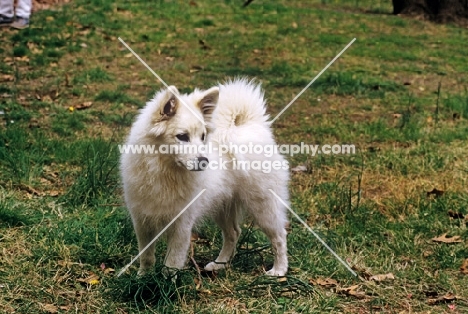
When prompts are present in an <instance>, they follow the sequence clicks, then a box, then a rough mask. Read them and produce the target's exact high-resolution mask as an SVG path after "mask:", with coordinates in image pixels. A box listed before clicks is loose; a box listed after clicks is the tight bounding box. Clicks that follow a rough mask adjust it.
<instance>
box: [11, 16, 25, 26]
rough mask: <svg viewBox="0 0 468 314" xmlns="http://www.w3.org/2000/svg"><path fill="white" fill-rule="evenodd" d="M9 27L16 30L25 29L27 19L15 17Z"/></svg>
mask: <svg viewBox="0 0 468 314" xmlns="http://www.w3.org/2000/svg"><path fill="white" fill-rule="evenodd" d="M10 26H11V27H13V28H16V29H23V28H27V27H29V19H27V18H24V17H19V16H17V17H16V19H15V21H14V22H13V23H11V25H10Z"/></svg>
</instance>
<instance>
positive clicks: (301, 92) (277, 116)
mask: <svg viewBox="0 0 468 314" xmlns="http://www.w3.org/2000/svg"><path fill="white" fill-rule="evenodd" d="M355 41H356V38H354V39H353V40H351V42H350V43H349V44H347V45H346V47H344V48H343V50H341V51H340V53H339V54H337V55H336V57H335V58H333V60H332V61H330V63H328V64H327V66H326V67H324V68H323V70H322V71H320V73H319V74H317V75H316V76H315V77H314V79H313V80H312V81H310V83H309V84H307V86H306V87H304V89H303V90H301V91H300V93H299V94H297V95H296V97H294V99H293V100H291V101H290V102H289V104H287V105H286V107H284V108H283V110H281V112H280V113H278V114H277V115H276V117H275V118H274V119H273V120H271V123H273V122H275V121H276V119H278V118H279V116H280V115H282V114H283V113H284V112H285V111H286V110H287V109H288V108H289V107H290V106H291V105H292V104H293V103H294V102H295V101H296V100H297V99H298V98H299V97H300V96H301V95H302V94H303V93H304V92H305V91H306V90H307V89H308V88H309V87H310V85H312V84H313V83H314V82H315V81H316V80H317V79H318V78H319V77H320V75H322V74H323V72H325V71H326V70H327V69H328V68H329V67H330V65H332V64H333V62H335V61H336V59H338V58H339V57H340V56H341V55H342V54H343V52H345V51H346V49H348V48H349V47H350V46H351V45H352V44H353V43H354V42H355Z"/></svg>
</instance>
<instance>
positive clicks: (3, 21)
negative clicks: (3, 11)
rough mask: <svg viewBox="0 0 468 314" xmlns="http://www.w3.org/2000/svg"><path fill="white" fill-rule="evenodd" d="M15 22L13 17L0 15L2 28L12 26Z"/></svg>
mask: <svg viewBox="0 0 468 314" xmlns="http://www.w3.org/2000/svg"><path fill="white" fill-rule="evenodd" d="M12 22H13V18H12V17H6V16H5V15H0V26H10V24H11V23H12Z"/></svg>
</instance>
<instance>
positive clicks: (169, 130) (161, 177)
mask: <svg viewBox="0 0 468 314" xmlns="http://www.w3.org/2000/svg"><path fill="white" fill-rule="evenodd" d="M265 110H266V109H265V100H264V96H263V92H262V91H261V89H260V87H259V86H258V85H255V84H254V83H252V82H248V81H247V80H245V79H236V80H234V81H229V82H227V83H225V84H224V85H220V86H219V87H212V88H210V89H208V90H206V91H200V90H197V89H196V90H195V91H194V92H193V93H191V94H188V95H186V94H179V92H178V90H177V89H176V88H175V87H174V86H171V87H169V89H165V90H162V91H160V92H159V93H157V94H156V95H155V98H154V99H153V100H151V101H150V102H148V103H147V104H146V107H145V108H144V109H142V111H141V112H140V114H139V116H138V117H137V119H136V121H135V123H134V124H133V126H132V129H131V132H130V135H129V137H128V139H127V142H126V144H127V147H128V146H129V145H134V146H135V145H148V147H153V148H155V151H156V152H158V153H156V152H154V153H136V152H133V153H131V152H127V153H123V154H122V156H121V167H120V170H121V174H122V179H123V188H124V194H125V201H126V204H127V207H128V210H129V211H130V214H131V217H132V221H133V225H134V228H135V232H136V235H137V238H138V245H139V250H140V251H141V250H142V249H143V248H144V247H145V246H147V244H148V243H149V242H150V241H151V240H152V239H153V238H154V237H155V236H156V235H157V234H158V233H159V232H160V231H161V230H162V229H163V228H164V227H165V226H166V225H167V224H168V223H169V222H170V221H171V220H172V219H173V218H174V217H175V216H176V215H177V214H178V213H180V211H181V210H182V209H183V208H185V207H186V205H187V204H188V203H189V202H190V201H192V200H193V198H194V197H195V196H196V195H197V194H199V193H200V191H201V190H202V189H206V191H205V192H204V193H203V194H202V195H201V196H200V197H199V198H198V199H197V200H196V201H195V202H194V203H193V204H192V205H191V206H190V207H189V208H188V209H187V210H186V212H184V213H183V214H182V215H181V216H180V217H179V218H178V219H177V220H176V221H175V222H174V223H173V224H172V225H171V226H170V228H169V229H168V230H167V231H166V235H167V241H168V242H167V247H168V251H167V255H166V259H165V265H166V266H167V267H171V268H178V269H181V268H183V267H184V265H185V263H186V259H187V252H188V249H189V246H190V236H191V231H192V228H193V226H194V225H195V223H196V222H197V221H198V220H200V218H202V217H206V216H210V217H212V218H213V219H214V221H215V222H216V223H217V224H218V225H219V226H220V227H221V229H222V233H223V247H222V249H221V252H220V254H219V256H218V257H217V258H216V260H215V261H214V262H211V263H209V264H208V265H206V266H205V269H206V270H209V271H212V270H217V269H221V268H224V267H225V265H226V264H227V263H228V262H229V260H230V259H231V258H232V257H233V255H234V253H235V248H236V243H237V240H238V238H239V235H240V232H241V230H240V228H239V222H240V218H241V216H242V213H243V211H245V212H247V213H248V214H249V215H250V216H251V217H253V219H254V220H255V222H256V224H257V225H258V226H259V227H260V228H261V230H262V231H263V232H265V234H266V235H267V236H268V238H269V239H270V241H271V244H272V248H273V253H274V255H275V258H274V265H273V268H272V269H271V270H269V271H268V272H267V274H268V275H273V276H284V275H285V274H286V272H287V269H288V260H287V248H286V229H285V227H286V223H287V215H286V208H285V207H284V205H282V203H281V202H280V201H279V200H278V199H277V198H276V197H275V195H273V193H272V192H271V191H270V189H271V190H272V191H274V193H276V194H277V195H278V196H280V198H282V200H284V202H286V203H287V202H288V199H289V198H288V188H287V184H288V180H289V171H288V170H287V169H288V163H287V161H286V160H285V159H284V158H283V156H281V155H280V154H278V153H277V152H274V153H271V154H259V153H258V150H257V153H255V152H252V151H251V149H250V150H249V151H246V150H245V149H244V151H241V149H237V148H240V146H242V145H244V148H245V147H247V146H248V145H250V147H252V146H253V145H255V146H256V147H257V148H258V147H260V148H261V147H266V146H270V147H272V146H276V143H275V140H274V138H273V134H272V132H271V130H270V123H269V122H267V119H268V116H267V115H266V113H265ZM197 116H198V117H197ZM201 121H205V122H206V125H205V124H204V123H202V122H201ZM207 143H210V145H212V147H213V149H212V151H211V152H204V151H203V152H204V153H200V152H199V151H197V152H194V151H193V150H192V151H190V152H182V153H181V152H180V151H179V153H177V154H176V153H174V152H172V153H167V149H166V150H165V149H163V148H167V147H168V146H169V145H173V147H176V146H177V147H188V146H185V145H192V146H193V147H195V148H201V147H205V148H206V144H207ZM204 145H205V146H204ZM258 145H260V146H258ZM193 147H192V148H193ZM226 147H227V149H226ZM201 150H202V149H200V151H201ZM163 152H166V153H163ZM208 162H209V164H208ZM267 166H268V167H267ZM249 167H250V169H249ZM259 167H261V168H259ZM193 170H204V171H193ZM154 263H155V256H154V245H152V246H151V247H149V248H148V249H147V250H146V251H145V252H144V253H143V254H142V255H141V257H140V270H139V273H140V274H141V273H145V272H146V271H147V270H149V269H151V268H152V267H153V265H154Z"/></svg>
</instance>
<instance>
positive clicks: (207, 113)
mask: <svg viewBox="0 0 468 314" xmlns="http://www.w3.org/2000/svg"><path fill="white" fill-rule="evenodd" d="M218 99H219V88H218V87H216V86H215V87H212V88H210V89H208V90H206V91H205V92H204V94H203V97H202V99H200V101H199V102H198V104H197V105H198V107H199V108H200V110H201V112H202V113H203V118H204V119H205V121H207V122H209V121H210V120H211V115H212V113H213V111H214V110H215V108H216V105H217V104H218Z"/></svg>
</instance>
